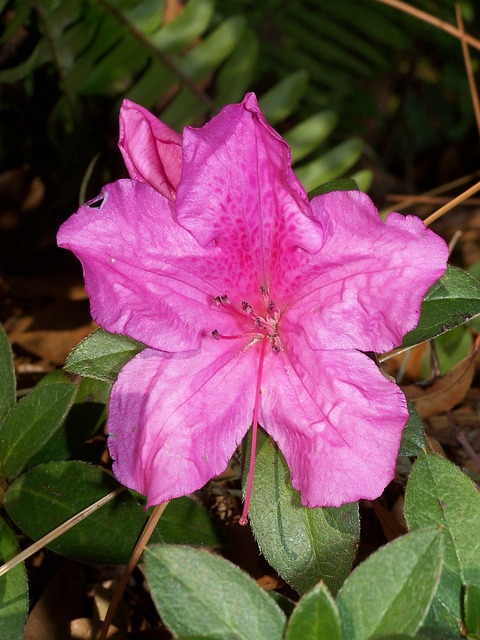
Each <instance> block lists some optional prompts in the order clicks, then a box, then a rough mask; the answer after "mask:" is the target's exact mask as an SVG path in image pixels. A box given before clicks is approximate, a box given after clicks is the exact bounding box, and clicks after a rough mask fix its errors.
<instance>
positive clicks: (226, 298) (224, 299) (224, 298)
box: [220, 293, 230, 304]
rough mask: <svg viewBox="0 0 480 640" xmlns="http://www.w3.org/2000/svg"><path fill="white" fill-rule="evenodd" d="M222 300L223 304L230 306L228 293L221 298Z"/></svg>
mask: <svg viewBox="0 0 480 640" xmlns="http://www.w3.org/2000/svg"><path fill="white" fill-rule="evenodd" d="M220 300H221V301H222V302H223V304H230V300H229V298H228V296H227V294H226V293H224V294H223V296H220Z"/></svg>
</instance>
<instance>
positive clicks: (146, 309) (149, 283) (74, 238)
mask: <svg viewBox="0 0 480 640" xmlns="http://www.w3.org/2000/svg"><path fill="white" fill-rule="evenodd" d="M101 197H102V198H103V202H102V204H101V205H100V206H99V207H98V208H97V207H96V206H89V205H88V204H87V205H84V206H83V207H81V208H80V209H79V211H78V213H77V214H76V215H73V216H72V217H71V218H69V219H68V220H67V221H66V222H65V223H64V224H63V225H62V227H61V229H60V230H59V232H58V244H59V246H61V247H64V248H66V249H70V250H71V251H73V252H74V253H75V255H76V256H77V257H78V258H79V259H80V260H81V262H82V265H83V269H84V276H85V286H86V290H87V292H88V295H89V297H90V301H91V312H92V317H93V318H94V320H95V321H96V322H97V323H98V324H99V325H100V326H101V327H103V328H104V329H106V330H107V331H111V332H113V333H122V334H126V335H129V336H131V337H132V338H135V339H136V340H140V341H142V342H145V343H146V344H147V345H149V346H151V347H154V348H157V349H161V350H165V351H170V352H174V351H184V350H189V349H197V348H198V347H199V346H200V342H201V339H202V336H204V335H211V332H212V331H213V330H214V329H217V330H218V331H220V333H222V334H227V335H235V334H236V333H238V326H237V324H238V322H237V319H236V317H234V316H232V314H230V313H228V312H226V310H224V309H217V307H216V305H215V301H214V296H215V295H221V294H223V293H225V291H224V286H223V285H224V281H223V279H222V277H223V275H224V272H225V271H226V270H227V268H228V265H226V266H225V267H224V268H223V270H222V269H220V268H218V269H216V265H217V263H218V262H219V261H221V258H222V256H221V255H219V254H218V252H217V251H215V250H213V249H210V250H205V249H204V248H203V247H201V246H200V245H199V244H198V243H197V241H196V240H195V238H193V237H192V236H191V234H190V233H188V231H186V230H185V229H183V228H182V227H181V226H180V225H179V224H177V223H176V222H175V221H174V219H173V217H172V211H173V205H171V204H170V203H169V202H168V201H167V200H166V199H165V198H164V197H163V196H162V195H160V194H159V193H158V192H156V191H154V190H153V189H152V188H151V187H150V186H148V185H146V184H144V183H141V182H137V181H132V180H121V181H119V182H116V183H114V184H110V185H107V186H106V187H105V189H104V191H103V193H102V196H101ZM92 204H93V205H95V201H93V203H92ZM227 284H228V282H227ZM217 285H218V286H217Z"/></svg>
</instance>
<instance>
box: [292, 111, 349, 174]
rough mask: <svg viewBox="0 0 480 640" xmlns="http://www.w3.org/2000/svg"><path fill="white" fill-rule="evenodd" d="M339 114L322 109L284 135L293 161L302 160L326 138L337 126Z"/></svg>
mask: <svg viewBox="0 0 480 640" xmlns="http://www.w3.org/2000/svg"><path fill="white" fill-rule="evenodd" d="M337 122H338V116H337V114H336V113H335V112H334V111H321V112H320V113H316V114H315V115H313V116H310V118H307V120H304V121H303V122H301V123H300V124H297V125H296V126H295V127H294V128H293V129H290V131H288V133H286V134H285V135H284V136H283V137H284V140H285V142H286V143H287V144H288V145H289V146H290V150H291V153H292V162H294V163H295V162H298V161H299V160H302V159H303V158H305V157H306V156H308V154H309V153H311V152H312V151H313V150H314V149H317V148H318V147H319V146H320V145H321V144H322V142H324V141H325V140H326V138H327V137H328V136H329V134H330V133H331V132H332V131H333V129H334V128H335V125H336V124H337Z"/></svg>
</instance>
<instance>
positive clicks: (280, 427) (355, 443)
mask: <svg viewBox="0 0 480 640" xmlns="http://www.w3.org/2000/svg"><path fill="white" fill-rule="evenodd" d="M289 338H291V339H290V340H289V341H288V350H287V352H286V354H285V355H284V354H280V355H278V356H274V355H272V356H271V357H270V361H269V362H268V364H266V367H265V378H264V381H263V383H262V396H261V415H260V422H261V424H262V426H263V427H264V429H265V430H266V431H267V432H268V433H269V434H270V435H271V436H272V437H273V439H274V440H275V441H276V442H277V444H278V446H279V447H280V450H281V451H282V453H283V455H284V456H285V458H286V460H287V463H288V466H289V468H290V471H291V477H292V485H293V486H294V487H295V488H296V489H298V490H299V491H300V493H301V500H302V504H304V505H305V506H308V507H319V506H335V507H338V506H340V505H342V504H345V503H347V502H353V501H355V500H358V499H360V498H366V499H374V498H377V497H378V496H379V495H380V494H381V493H382V491H383V489H384V488H385V487H386V485H387V484H388V483H389V482H390V481H391V480H392V479H393V477H394V472H395V461H396V458H397V454H398V449H399V445H400V439H401V434H402V429H403V427H404V426H405V423H406V421H407V418H408V411H407V407H406V401H405V398H404V396H403V394H402V392H401V391H400V389H399V388H398V387H397V386H396V385H395V384H394V383H392V382H390V381H389V380H387V379H386V378H385V377H384V376H383V375H382V373H381V372H380V371H379V369H378V368H377V367H376V365H375V363H374V362H373V361H372V360H370V359H369V358H368V357H367V356H366V355H364V354H362V353H359V352H357V351H341V350H338V351H335V352H333V351H313V350H312V349H310V348H309V346H308V344H307V342H306V340H305V337H304V336H303V334H301V333H300V334H299V335H296V336H289Z"/></svg>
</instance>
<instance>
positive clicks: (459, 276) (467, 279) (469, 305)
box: [402, 265, 480, 347]
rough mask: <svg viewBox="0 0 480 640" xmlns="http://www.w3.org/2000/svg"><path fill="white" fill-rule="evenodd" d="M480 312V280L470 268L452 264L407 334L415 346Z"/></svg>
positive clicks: (406, 340) (407, 344)
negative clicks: (470, 273)
mask: <svg viewBox="0 0 480 640" xmlns="http://www.w3.org/2000/svg"><path fill="white" fill-rule="evenodd" d="M478 314H480V282H478V280H476V279H475V278H473V277H472V276H471V275H469V274H468V273H467V272H466V271H462V270H461V269H457V267H452V266H451V265H449V266H448V268H447V271H446V272H445V274H444V275H443V276H442V277H441V278H440V280H438V281H437V282H436V283H435V284H434V285H433V286H432V287H430V289H429V291H428V292H427V294H426V296H425V298H424V299H423V303H422V307H421V310H420V322H419V323H418V326H417V328H416V329H414V330H413V331H410V333H407V335H406V336H405V337H404V339H403V342H402V347H411V346H413V345H415V344H419V343H420V342H424V341H425V340H430V339H432V338H435V337H436V336H439V335H440V334H441V333H444V332H445V331H448V330H449V329H453V328H454V327H457V326H459V325H461V324H463V323H464V322H467V320H470V318H473V317H474V316H476V315H478Z"/></svg>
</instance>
